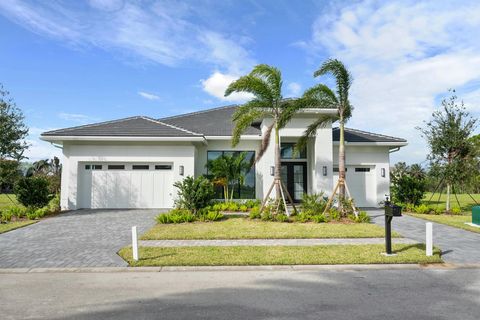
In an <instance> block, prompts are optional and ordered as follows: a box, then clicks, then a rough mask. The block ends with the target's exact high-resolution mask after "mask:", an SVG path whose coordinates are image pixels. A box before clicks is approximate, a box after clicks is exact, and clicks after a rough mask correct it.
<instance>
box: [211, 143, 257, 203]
mask: <svg viewBox="0 0 480 320" xmlns="http://www.w3.org/2000/svg"><path fill="white" fill-rule="evenodd" d="M241 153H245V159H244V161H243V163H244V164H246V166H245V167H248V169H246V170H245V172H244V177H245V179H244V181H243V183H240V181H239V182H237V183H236V184H235V185H234V187H233V198H234V199H255V166H254V165H253V163H254V160H255V151H207V160H208V161H212V160H215V159H218V158H220V157H221V156H233V157H237V156H239V155H240V154H241ZM207 175H208V171H207ZM216 193H217V194H216V197H217V198H219V199H221V198H223V197H224V196H223V188H222V187H221V186H217V187H216Z"/></svg>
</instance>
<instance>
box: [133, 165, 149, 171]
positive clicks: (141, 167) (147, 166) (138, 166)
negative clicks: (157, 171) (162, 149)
mask: <svg viewBox="0 0 480 320" xmlns="http://www.w3.org/2000/svg"><path fill="white" fill-rule="evenodd" d="M132 170H150V165H148V164H133V165H132Z"/></svg>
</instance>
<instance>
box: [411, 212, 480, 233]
mask: <svg viewBox="0 0 480 320" xmlns="http://www.w3.org/2000/svg"><path fill="white" fill-rule="evenodd" d="M408 214H409V215H411V216H413V217H417V218H420V219H425V220H430V221H433V222H438V223H443V224H446V225H449V226H452V227H456V228H460V229H464V230H468V231H473V232H478V233H480V228H476V227H472V226H469V225H466V224H465V222H472V215H471V214H470V215H448V214H440V215H435V214H418V213H408Z"/></svg>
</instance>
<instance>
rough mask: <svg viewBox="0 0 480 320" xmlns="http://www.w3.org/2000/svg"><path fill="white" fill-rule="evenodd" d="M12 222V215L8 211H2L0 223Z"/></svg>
mask: <svg viewBox="0 0 480 320" xmlns="http://www.w3.org/2000/svg"><path fill="white" fill-rule="evenodd" d="M10 221H12V213H11V212H10V211H8V210H4V211H2V213H1V214H0V222H10Z"/></svg>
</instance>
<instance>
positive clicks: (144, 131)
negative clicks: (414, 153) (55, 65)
mask: <svg viewBox="0 0 480 320" xmlns="http://www.w3.org/2000/svg"><path fill="white" fill-rule="evenodd" d="M236 108H237V106H236V105H233V106H226V107H220V108H214V109H208V110H204V111H198V112H192V113H187V114H182V115H178V116H172V117H167V118H162V119H158V120H156V119H153V118H149V117H144V116H137V117H130V118H124V119H119V120H114V121H107V122H101V123H94V124H89V125H84V126H78V127H71V128H66V129H59V130H53V131H47V132H44V133H42V136H45V137H48V136H118V137H201V136H230V135H231V134H232V130H233V127H234V125H233V123H232V120H231V119H232V115H233V113H234V112H235V110H236ZM332 130H333V141H339V129H338V128H333V129H332ZM245 134H247V135H258V136H260V135H261V131H260V129H259V127H258V126H256V125H252V126H251V127H250V128H249V129H247V131H246V132H245ZM345 140H346V141H348V142H406V140H404V139H401V138H395V137H390V136H386V135H381V134H376V133H371V132H366V131H361V130H356V129H351V128H345Z"/></svg>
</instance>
